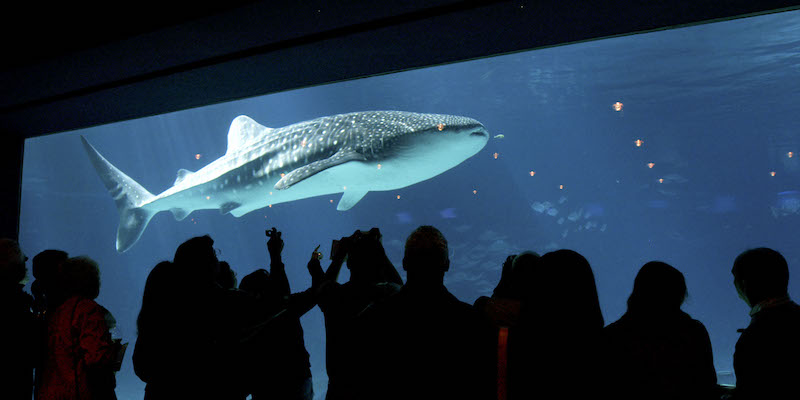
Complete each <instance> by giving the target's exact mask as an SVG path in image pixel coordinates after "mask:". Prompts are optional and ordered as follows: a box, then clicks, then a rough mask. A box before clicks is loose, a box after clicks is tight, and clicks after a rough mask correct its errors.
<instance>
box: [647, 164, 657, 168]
mask: <svg viewBox="0 0 800 400" xmlns="http://www.w3.org/2000/svg"><path fill="white" fill-rule="evenodd" d="M655 166H656V163H647V168H653V167H655Z"/></svg>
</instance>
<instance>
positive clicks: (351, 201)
mask: <svg viewBox="0 0 800 400" xmlns="http://www.w3.org/2000/svg"><path fill="white" fill-rule="evenodd" d="M367 192H368V191H367V190H352V189H347V190H345V191H344V193H342V198H341V199H340V200H339V205H337V206H336V210H338V211H347V210H349V209H351V208H353V206H354V205H356V203H358V202H359V201H360V200H361V199H363V198H364V196H366V195H367Z"/></svg>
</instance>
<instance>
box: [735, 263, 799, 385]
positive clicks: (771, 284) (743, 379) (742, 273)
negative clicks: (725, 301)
mask: <svg viewBox="0 0 800 400" xmlns="http://www.w3.org/2000/svg"><path fill="white" fill-rule="evenodd" d="M731 272H733V278H734V279H733V283H734V286H736V290H737V292H738V293H739V297H741V298H742V300H744V302H745V303H747V305H748V306H750V307H751V310H750V316H751V319H750V325H749V326H748V327H747V329H744V330H743V331H742V336H740V337H739V341H738V342H736V351H735V353H734V355H733V367H734V370H735V372H736V389H735V391H734V396H735V399H736V400H749V399H759V400H772V399H795V398H800V388H799V387H798V383H797V379H798V377H800V306H798V305H797V303H795V302H793V301H792V300H791V299H790V298H789V294H788V286H789V266H788V265H787V263H786V260H785V259H784V258H783V256H782V255H781V254H780V253H778V252H777V251H775V250H772V249H768V248H763V247H762V248H757V249H752V250H748V251H745V252H744V253H742V254H740V255H739V256H738V257H736V260H735V261H734V263H733V269H732V271H731Z"/></svg>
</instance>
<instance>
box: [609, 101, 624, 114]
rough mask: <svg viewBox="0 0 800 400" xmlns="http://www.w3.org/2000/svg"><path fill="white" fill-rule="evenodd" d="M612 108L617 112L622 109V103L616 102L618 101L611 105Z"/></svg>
mask: <svg viewBox="0 0 800 400" xmlns="http://www.w3.org/2000/svg"><path fill="white" fill-rule="evenodd" d="M611 108H612V109H613V110H614V111H616V112H620V111H622V103H620V102H616V103H614V104H612V105H611Z"/></svg>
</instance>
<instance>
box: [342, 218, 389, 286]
mask: <svg viewBox="0 0 800 400" xmlns="http://www.w3.org/2000/svg"><path fill="white" fill-rule="evenodd" d="M382 238H383V236H382V235H381V232H380V230H379V229H378V228H372V229H370V230H369V231H366V232H364V231H356V232H355V233H353V235H352V236H350V240H351V242H350V249H349V250H348V252H347V268H348V269H349V270H350V273H351V275H350V279H351V280H361V281H367V282H372V283H376V282H382V281H385V278H384V277H383V273H382V271H383V268H384V267H385V265H384V264H385V263H386V262H389V258H388V257H387V256H386V251H385V250H384V248H383V244H382V243H381V239H382Z"/></svg>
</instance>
